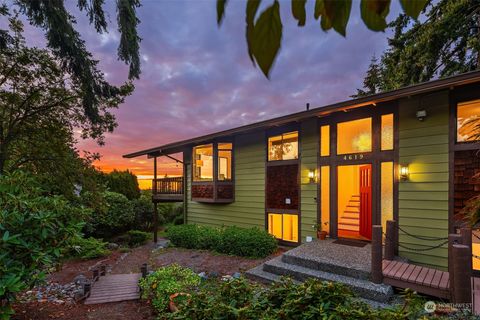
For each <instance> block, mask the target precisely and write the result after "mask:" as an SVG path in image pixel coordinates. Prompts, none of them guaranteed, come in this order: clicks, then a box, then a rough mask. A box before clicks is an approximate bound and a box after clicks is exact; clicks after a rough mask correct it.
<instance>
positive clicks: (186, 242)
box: [167, 224, 221, 250]
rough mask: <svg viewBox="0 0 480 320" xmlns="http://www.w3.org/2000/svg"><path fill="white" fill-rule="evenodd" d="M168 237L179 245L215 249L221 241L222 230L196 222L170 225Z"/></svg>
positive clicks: (188, 247)
mask: <svg viewBox="0 0 480 320" xmlns="http://www.w3.org/2000/svg"><path fill="white" fill-rule="evenodd" d="M167 236H168V239H170V241H171V242H172V243H173V244H174V245H175V246H177V247H181V248H187V249H205V250H215V249H216V248H217V247H218V246H219V242H220V241H221V230H220V229H219V228H212V227H206V226H199V225H196V224H186V225H178V226H170V227H169V228H168V230H167Z"/></svg>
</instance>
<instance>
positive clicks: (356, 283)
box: [247, 257, 393, 303]
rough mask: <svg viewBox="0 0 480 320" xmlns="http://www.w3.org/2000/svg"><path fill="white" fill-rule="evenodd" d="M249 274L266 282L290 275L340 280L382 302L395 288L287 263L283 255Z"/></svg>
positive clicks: (360, 293)
mask: <svg viewBox="0 0 480 320" xmlns="http://www.w3.org/2000/svg"><path fill="white" fill-rule="evenodd" d="M257 268H258V267H257ZM247 275H248V276H251V277H254V278H255V277H257V278H263V279H264V281H265V282H268V281H276V280H278V277H279V276H290V277H292V278H293V279H295V280H298V281H305V280H307V279H308V278H312V277H313V278H317V279H320V280H323V281H332V282H339V283H342V284H344V285H346V286H348V287H349V288H350V289H351V290H352V291H353V292H354V293H356V294H357V295H359V296H360V297H362V298H365V299H369V300H373V301H378V302H382V303H385V302H388V301H389V300H390V299H391V297H392V296H393V289H392V287H391V286H388V285H384V284H375V283H372V282H370V281H368V280H364V279H358V278H353V277H348V276H344V275H340V274H336V273H330V272H325V271H321V270H314V269H310V268H306V267H302V266H299V265H294V264H289V263H285V262H284V261H282V257H277V258H274V259H272V260H270V261H267V262H265V263H264V264H263V267H262V270H258V269H256V270H255V269H252V270H250V271H248V272H247Z"/></svg>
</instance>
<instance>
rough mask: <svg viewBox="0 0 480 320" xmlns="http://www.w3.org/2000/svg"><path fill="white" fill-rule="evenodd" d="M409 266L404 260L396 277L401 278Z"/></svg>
mask: <svg viewBox="0 0 480 320" xmlns="http://www.w3.org/2000/svg"><path fill="white" fill-rule="evenodd" d="M407 268H408V264H407V263H403V262H402V265H401V266H400V268H399V269H398V271H397V272H396V273H395V275H394V278H396V279H401V278H402V275H403V274H404V273H405V270H407Z"/></svg>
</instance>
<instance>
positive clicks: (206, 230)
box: [167, 224, 277, 258]
mask: <svg viewBox="0 0 480 320" xmlns="http://www.w3.org/2000/svg"><path fill="white" fill-rule="evenodd" d="M167 236H168V238H169V239H170V241H171V242H172V243H173V244H174V245H175V246H177V247H182V248H188V249H206V250H214V251H217V252H219V253H224V254H231V255H237V256H242V257H251V258H263V257H266V256H268V255H270V254H272V253H273V252H275V250H276V249H277V241H276V240H275V238H274V237H273V236H271V235H270V234H268V233H267V232H266V231H263V230H260V229H257V228H251V229H244V228H239V227H235V226H231V227H222V228H214V227H207V226H199V225H195V224H187V225H179V226H171V227H169V228H168V230H167Z"/></svg>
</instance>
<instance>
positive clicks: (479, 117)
mask: <svg viewBox="0 0 480 320" xmlns="http://www.w3.org/2000/svg"><path fill="white" fill-rule="evenodd" d="M475 128H477V129H478V128H480V100H473V101H468V102H462V103H459V104H458V105H457V142H469V141H478V140H480V136H479V135H478V130H477V134H475V133H474V132H475Z"/></svg>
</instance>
